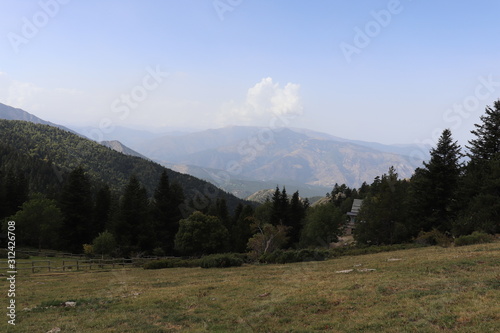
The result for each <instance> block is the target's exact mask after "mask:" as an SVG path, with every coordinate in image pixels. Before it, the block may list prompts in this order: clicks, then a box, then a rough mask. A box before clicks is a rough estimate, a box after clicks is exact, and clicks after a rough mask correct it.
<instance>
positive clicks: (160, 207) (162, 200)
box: [151, 170, 184, 254]
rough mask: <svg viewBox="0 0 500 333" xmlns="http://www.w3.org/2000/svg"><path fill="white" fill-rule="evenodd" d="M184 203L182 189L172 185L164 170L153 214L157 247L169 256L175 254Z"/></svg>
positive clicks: (156, 192) (158, 186) (154, 201)
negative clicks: (176, 238)
mask: <svg viewBox="0 0 500 333" xmlns="http://www.w3.org/2000/svg"><path fill="white" fill-rule="evenodd" d="M183 201H184V194H183V191H182V188H181V187H180V186H179V185H177V184H170V181H169V178H168V175H167V172H166V170H164V171H163V172H162V174H161V176H160V179H159V181H158V185H157V187H156V189H155V192H154V195H153V199H152V201H151V213H152V218H153V228H154V232H155V235H156V237H157V244H156V246H155V247H160V248H162V249H163V251H164V252H165V253H167V254H173V252H174V241H175V235H176V234H177V231H178V230H179V220H180V219H181V218H182V213H181V211H180V205H181V204H182V203H183Z"/></svg>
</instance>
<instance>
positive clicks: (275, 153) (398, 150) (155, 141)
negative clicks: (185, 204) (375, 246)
mask: <svg viewBox="0 0 500 333" xmlns="http://www.w3.org/2000/svg"><path fill="white" fill-rule="evenodd" d="M133 148H134V149H135V150H137V151H139V152H140V153H141V154H143V155H145V156H148V157H150V158H151V159H153V160H156V161H158V162H159V163H162V164H165V165H169V166H171V167H173V166H176V167H177V170H181V169H182V168H185V171H186V172H190V173H196V172H200V170H198V169H196V168H203V170H210V172H208V173H211V174H219V175H222V176H223V177H224V176H225V177H226V178H229V179H231V180H235V179H238V180H246V181H254V182H261V183H262V182H265V183H266V184H274V186H270V187H269V186H268V187H266V188H274V187H275V186H276V185H280V184H282V185H287V184H293V186H297V185H300V186H310V187H316V188H317V189H318V192H316V193H318V194H319V193H320V192H321V194H324V193H325V191H324V190H325V189H331V188H332V187H333V185H334V184H335V183H338V184H343V183H345V184H347V185H349V186H351V187H359V186H360V185H361V184H362V183H363V182H364V181H366V182H368V183H371V182H372V181H373V179H374V178H375V177H376V176H380V175H382V174H383V173H386V172H387V171H388V169H389V167H391V166H394V167H395V168H396V170H397V172H398V173H399V175H400V177H402V178H407V177H410V176H411V175H412V173H413V171H414V170H415V168H416V167H419V166H420V165H421V163H422V161H421V160H415V159H413V158H410V155H411V153H412V152H413V151H415V150H417V149H418V150H419V151H420V150H421V147H417V146H415V145H383V144H379V143H371V142H362V141H353V140H347V139H342V138H337V137H334V136H331V135H328V134H325V133H319V132H314V131H309V130H303V129H288V128H283V129H280V130H277V131H272V130H269V129H266V128H259V127H241V126H233V127H226V128H221V129H212V130H207V131H202V132H196V133H189V134H184V135H180V136H170V135H167V136H162V137H156V138H152V139H149V140H145V141H143V142H142V143H137V144H135V146H134V147H133ZM174 168H175V167H174ZM203 178H205V179H206V176H205V177H203ZM261 189H264V188H261ZM289 190H291V191H293V190H294V189H293V188H289ZM318 194H316V195H318Z"/></svg>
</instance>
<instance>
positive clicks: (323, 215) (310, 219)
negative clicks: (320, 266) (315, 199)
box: [300, 203, 344, 247]
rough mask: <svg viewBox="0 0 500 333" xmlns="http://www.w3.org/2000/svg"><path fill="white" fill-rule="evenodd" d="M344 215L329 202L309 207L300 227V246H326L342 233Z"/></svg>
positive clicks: (335, 240)
mask: <svg viewBox="0 0 500 333" xmlns="http://www.w3.org/2000/svg"><path fill="white" fill-rule="evenodd" d="M343 224H344V215H343V214H342V213H341V211H340V209H339V208H338V207H336V206H335V205H333V204H331V203H327V204H323V205H318V206H315V207H312V208H309V209H308V211H307V216H306V218H305V224H304V228H303V229H302V233H301V238H300V246H301V247H318V246H320V247H328V246H329V245H330V243H333V242H337V241H338V237H339V236H340V235H341V234H342V227H343Z"/></svg>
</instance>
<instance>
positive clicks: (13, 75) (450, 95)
mask: <svg viewBox="0 0 500 333" xmlns="http://www.w3.org/2000/svg"><path fill="white" fill-rule="evenodd" d="M498 13H500V2H499V1H497V0H489V1H481V0H476V1H431V0H413V1H411V0H400V1H395V0H389V1H388V0H384V1H378V0H371V1H354V0H343V1H340V0H316V1H311V0H308V1H306V0H301V1H299V0H175V1H174V0H170V1H168V0H155V1H148V0H143V1H139V0H135V1H133V0H113V1H109V0H71V1H69V0H36V1H29V0H0V36H1V38H0V102H2V103H5V104H9V105H12V106H15V107H20V108H23V109H25V110H26V111H28V112H31V113H33V114H35V115H37V116H39V117H41V118H44V119H46V120H49V121H53V122H57V123H61V124H66V125H68V124H69V125H71V124H92V125H93V126H96V127H99V126H100V128H101V130H103V131H112V127H113V126H129V127H131V126H132V127H183V128H186V127H188V128H199V129H204V128H216V127H221V126H226V125H261V126H270V127H273V126H281V125H282V124H286V125H287V126H291V127H304V128H309V129H314V130H318V131H323V132H327V133H331V134H334V135H337V136H341V137H346V138H350V139H360V140H366V141H377V142H382V143H416V142H422V141H429V140H432V138H433V135H436V134H437V135H439V134H440V133H441V131H442V129H444V128H451V129H452V132H453V133H454V137H455V138H456V139H458V140H459V142H460V143H461V144H465V143H466V140H467V139H470V134H469V131H470V130H471V129H473V124H474V123H477V122H478V121H479V116H480V115H481V114H483V112H484V108H485V106H486V105H492V104H493V102H494V101H495V100H496V99H498V98H500V62H499V60H500V44H499V43H498V38H499V35H500V24H499V23H498V22H499V21H498Z"/></svg>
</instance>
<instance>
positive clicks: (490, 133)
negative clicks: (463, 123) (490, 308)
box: [467, 100, 500, 161]
mask: <svg viewBox="0 0 500 333" xmlns="http://www.w3.org/2000/svg"><path fill="white" fill-rule="evenodd" d="M485 111H486V114H485V115H482V116H481V121H482V122H483V123H482V124H475V125H474V126H475V127H476V129H475V130H473V131H471V133H472V134H474V135H475V136H476V139H473V140H470V141H469V144H470V147H469V146H468V147H467V148H468V149H469V150H470V153H469V154H468V156H469V157H470V158H471V160H472V161H477V160H491V159H492V158H493V157H495V156H496V155H498V153H499V152H500V100H497V101H496V102H495V103H494V104H493V108H492V107H490V106H487V107H486V110H485Z"/></svg>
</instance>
